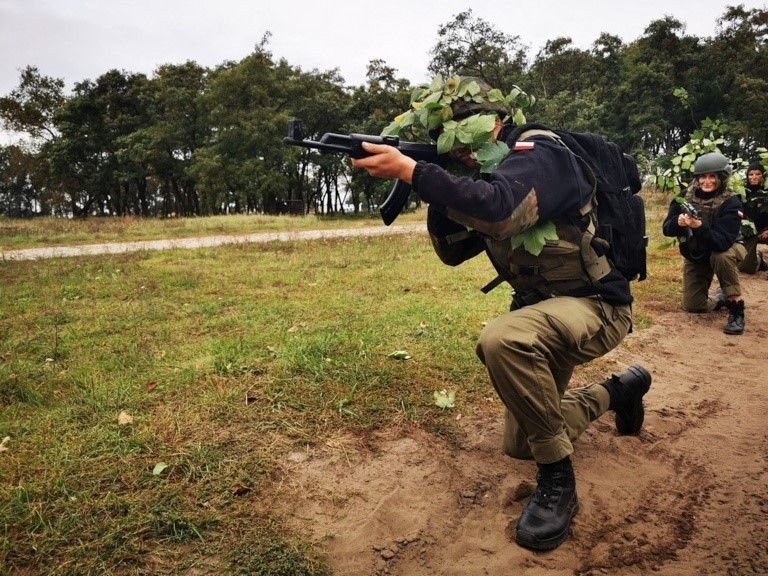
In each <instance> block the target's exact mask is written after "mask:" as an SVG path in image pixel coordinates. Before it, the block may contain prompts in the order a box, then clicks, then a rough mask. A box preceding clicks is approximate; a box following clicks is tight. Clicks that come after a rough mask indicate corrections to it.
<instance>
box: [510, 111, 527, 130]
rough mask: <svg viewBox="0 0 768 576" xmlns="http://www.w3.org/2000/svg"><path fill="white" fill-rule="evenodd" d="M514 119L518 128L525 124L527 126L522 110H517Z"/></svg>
mask: <svg viewBox="0 0 768 576" xmlns="http://www.w3.org/2000/svg"><path fill="white" fill-rule="evenodd" d="M512 118H513V122H514V123H515V124H517V125H518V126H522V125H523V124H525V114H523V111H522V109H520V108H518V109H517V110H515V115H514V116H513V117H512Z"/></svg>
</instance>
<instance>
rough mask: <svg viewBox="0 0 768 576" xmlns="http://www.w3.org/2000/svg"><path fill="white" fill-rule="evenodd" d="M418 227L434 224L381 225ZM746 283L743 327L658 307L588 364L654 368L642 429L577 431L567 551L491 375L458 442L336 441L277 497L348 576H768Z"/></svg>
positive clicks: (296, 464) (758, 357) (754, 294)
mask: <svg viewBox="0 0 768 576" xmlns="http://www.w3.org/2000/svg"><path fill="white" fill-rule="evenodd" d="M417 229H423V225H421V226H418V225H417V226H403V227H393V228H389V229H387V228H382V229H375V230H376V231H375V232H372V233H375V234H380V233H400V232H410V231H413V230H417ZM347 233H349V232H347ZM340 234H343V232H339V231H327V232H319V233H293V234H290V239H296V238H303V237H320V236H324V235H340ZM276 236H279V235H273V234H267V235H253V236H249V237H238V238H237V239H236V240H233V239H232V237H221V238H208V239H203V240H202V241H200V240H197V241H195V240H187V241H183V240H177V241H172V242H167V243H163V242H160V243H146V242H139V243H130V244H125V245H109V248H108V249H106V248H105V247H104V246H100V247H97V246H93V247H86V248H85V249H83V248H82V247H81V248H79V249H77V248H74V249H65V248H60V249H34V250H30V251H11V252H5V253H0V259H21V258H43V257H50V256H73V255H77V254H82V253H87V254H93V253H100V252H105V251H106V252H125V251H133V250H144V249H163V248H195V247H200V246H202V245H205V246H210V245H217V244H223V243H232V242H233V241H235V242H249V241H250V242H253V241H256V242H258V241H269V240H275V239H284V238H281V237H276ZM70 251H71V252H70ZM742 287H743V290H744V296H745V300H746V302H747V310H746V319H747V328H746V331H745V333H744V334H743V335H741V336H726V335H725V334H723V332H722V328H723V326H724V325H725V322H726V314H725V313H722V312H720V313H712V314H706V315H692V314H688V313H686V312H682V311H671V312H670V311H669V310H663V309H659V311H658V314H657V315H655V318H654V322H655V323H654V325H653V327H652V328H650V329H647V330H643V331H641V332H636V333H633V334H631V335H630V336H629V337H628V338H627V339H626V340H625V341H624V342H623V343H622V345H621V346H620V347H619V348H617V349H616V350H614V351H613V352H611V353H610V354H608V355H607V356H605V357H604V358H602V359H600V360H598V361H596V362H594V363H592V365H590V367H589V368H584V369H579V370H577V372H576V373H575V375H574V380H573V382H572V385H574V386H579V385H585V384H588V383H589V380H588V378H589V376H590V374H591V375H592V376H593V377H594V373H596V372H599V373H600V374H601V377H607V376H608V375H610V373H611V372H619V371H621V370H623V369H624V368H625V367H626V366H628V365H630V364H634V363H640V364H643V365H644V366H646V367H647V368H648V369H649V370H650V371H651V373H652V374H653V384H652V386H651V390H650V392H649V393H648V395H647V396H646V420H645V425H644V427H643V429H642V430H641V432H640V433H639V434H638V435H637V436H619V435H618V434H617V433H616V430H615V426H614V422H613V413H610V412H609V413H607V414H605V415H604V416H603V417H601V418H600V419H599V420H597V421H596V422H594V423H593V425H592V426H591V427H590V429H589V430H587V432H585V433H584V434H583V435H582V437H581V438H580V439H579V440H578V441H577V443H576V446H575V447H576V451H575V453H574V455H573V461H574V467H575V470H576V477H577V489H578V494H579V501H580V505H581V509H580V511H579V513H578V515H577V516H576V518H575V519H574V521H573V524H572V527H571V536H570V538H569V539H568V540H566V541H565V542H564V543H563V544H562V545H561V546H560V547H559V548H557V549H556V550H553V551H551V552H546V553H537V552H531V551H528V550H525V549H523V548H520V547H518V546H517V545H516V544H515V542H514V528H515V524H516V522H517V518H518V516H519V515H520V512H521V510H522V508H523V506H524V505H525V503H526V502H527V500H528V497H529V495H530V494H531V493H532V491H533V488H534V476H535V464H534V463H533V462H530V461H518V460H513V459H511V458H509V457H507V456H504V455H503V454H502V452H501V433H502V430H501V423H502V419H501V412H500V404H499V403H498V401H497V400H496V399H495V396H494V395H493V393H492V389H491V387H490V384H489V403H488V410H487V413H484V414H480V415H474V416H471V417H470V416H467V415H462V414H461V412H460V410H459V411H457V416H456V417H457V420H458V422H459V424H460V426H461V429H462V431H463V437H461V438H460V440H459V442H458V445H457V444H456V443H455V442H454V443H451V444H449V443H447V442H442V441H441V440H439V439H436V438H435V437H432V436H427V435H425V434H424V433H420V432H418V431H414V432H413V433H411V434H408V435H405V436H402V435H399V436H397V437H394V436H387V435H386V433H385V434H382V436H381V437H379V438H378V439H377V440H376V442H375V445H374V446H373V447H372V446H371V445H368V446H366V447H362V446H360V445H359V443H357V442H356V441H355V440H354V439H350V438H343V437H341V438H336V439H333V440H332V441H330V442H328V443H327V445H326V446H325V447H323V449H321V450H315V451H313V452H311V453H300V454H293V455H291V456H290V457H289V458H288V459H287V460H286V462H285V463H284V475H283V478H282V481H281V482H280V487H279V490H278V492H277V494H276V496H275V506H277V507H278V508H277V510H281V511H284V513H285V517H286V518H287V519H288V520H289V521H290V522H291V523H292V525H293V526H294V527H295V528H296V529H297V530H299V531H300V532H301V533H303V534H305V535H307V536H309V537H310V538H312V539H313V540H314V541H316V542H317V543H318V546H319V547H320V549H322V550H324V551H325V553H326V554H327V562H328V564H329V565H330V566H331V568H332V569H333V570H334V574H335V576H389V575H391V576H449V575H450V576H481V575H498V574H515V575H518V576H539V575H546V576H571V575H573V576H587V575H603V574H608V575H614V576H636V575H638V576H639V575H645V574H660V575H664V576H709V575H711V576H746V575H761V576H765V575H768V527H767V526H768V432H767V430H768V426H766V424H767V422H768V419H767V418H766V412H768V382H767V380H768V378H767V377H768V370H766V358H768V348H767V347H768V344H766V342H767V341H766V339H765V337H766V335H767V334H768V325H766V324H765V319H766V317H768V281H766V278H765V273H760V274H758V275H755V276H743V285H742ZM645 305H646V306H648V307H650V308H651V309H653V303H651V302H646V303H645Z"/></svg>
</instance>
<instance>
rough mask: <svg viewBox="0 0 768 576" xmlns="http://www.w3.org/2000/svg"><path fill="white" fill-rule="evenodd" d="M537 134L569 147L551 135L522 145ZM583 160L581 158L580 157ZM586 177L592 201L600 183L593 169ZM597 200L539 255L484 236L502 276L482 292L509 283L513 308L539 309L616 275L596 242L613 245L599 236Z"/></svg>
mask: <svg viewBox="0 0 768 576" xmlns="http://www.w3.org/2000/svg"><path fill="white" fill-rule="evenodd" d="M534 135H544V136H548V137H550V138H552V139H554V140H555V141H557V142H559V143H560V144H562V145H563V146H564V144H563V143H562V141H561V140H560V138H558V136H557V135H556V134H555V133H554V132H551V131H549V130H529V131H526V132H524V133H523V134H521V136H520V137H519V138H518V141H521V140H525V139H526V138H530V137H531V136H534ZM577 158H578V157H577ZM584 168H585V172H586V173H587V175H588V178H589V180H590V182H591V183H592V196H591V197H592V198H593V199H594V195H595V186H596V180H595V177H594V175H593V174H592V173H591V170H590V169H589V167H588V166H586V165H584ZM592 208H593V201H592V200H590V202H588V203H587V204H586V205H585V206H584V207H582V209H581V211H580V212H579V214H576V215H574V216H573V222H554V224H555V229H556V231H557V238H558V239H557V240H550V241H547V243H546V244H545V245H544V248H543V249H542V251H541V253H540V254H539V255H538V256H534V255H533V254H531V253H530V252H528V251H527V250H525V248H523V247H522V246H519V247H517V248H514V249H513V248H512V244H511V240H495V239H493V238H490V237H486V236H483V237H482V238H483V241H484V243H485V246H486V253H487V254H488V257H489V259H490V260H491V262H492V263H493V266H494V268H496V271H497V272H498V274H499V276H497V277H496V278H495V279H494V280H492V281H491V282H489V283H488V284H487V285H486V286H485V287H484V288H483V289H482V290H483V292H489V291H490V290H492V289H493V288H495V287H496V286H498V285H499V284H501V283H502V282H503V281H505V280H506V281H507V282H509V284H510V285H511V286H512V288H513V289H514V294H513V307H514V308H519V307H521V306H525V305H528V304H534V303H536V302H539V301H541V300H545V299H547V298H551V297H553V296H565V295H568V294H569V293H570V292H572V291H573V290H578V289H580V288H584V287H587V286H591V285H593V284H596V283H598V282H599V281H600V280H601V279H602V278H604V277H605V276H606V275H608V274H609V273H610V272H611V269H612V268H611V264H610V261H609V260H608V258H607V257H606V256H605V255H602V256H599V255H598V254H597V252H596V251H595V249H594V248H593V245H592V243H593V242H595V243H598V244H600V245H601V246H602V247H603V252H604V253H605V251H606V250H607V246H608V244H607V242H605V240H602V239H601V238H597V237H596V236H595V235H594V230H595V228H594V218H593V217H592Z"/></svg>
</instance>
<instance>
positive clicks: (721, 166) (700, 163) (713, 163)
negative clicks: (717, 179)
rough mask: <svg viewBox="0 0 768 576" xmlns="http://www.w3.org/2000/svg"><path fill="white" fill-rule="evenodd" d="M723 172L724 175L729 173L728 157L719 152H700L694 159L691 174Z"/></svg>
mask: <svg viewBox="0 0 768 576" xmlns="http://www.w3.org/2000/svg"><path fill="white" fill-rule="evenodd" d="M710 173H715V174H724V175H725V176H726V177H728V176H730V175H731V163H730V162H729V161H728V158H726V157H725V156H723V155H722V154H720V152H707V153H706V154H702V155H701V156H699V157H698V158H697V159H696V163H695V164H694V165H693V175H694V176H700V175H701V174H710Z"/></svg>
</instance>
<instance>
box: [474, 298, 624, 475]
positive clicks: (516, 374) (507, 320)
mask: <svg viewBox="0 0 768 576" xmlns="http://www.w3.org/2000/svg"><path fill="white" fill-rule="evenodd" d="M631 321H632V311H631V308H630V306H628V305H627V306H617V307H614V306H611V305H609V304H605V303H602V302H600V301H599V300H598V299H597V298H571V297H563V296H561V297H556V298H550V299H548V300H543V301H541V302H539V303H537V304H532V305H530V306H525V307H524V308H521V309H519V310H514V311H512V312H508V313H506V314H504V315H502V316H500V317H498V318H496V319H494V320H493V321H491V322H489V323H488V325H487V326H486V327H485V328H484V329H483V330H482V332H481V333H480V337H479V339H478V342H477V348H476V352H477V355H478V357H479V358H480V360H481V361H482V362H483V364H485V367H486V369H487V370H488V374H489V376H490V379H491V382H492V384H493V386H494V388H495V389H496V392H497V394H498V395H499V397H500V398H501V401H502V402H503V403H504V406H505V407H506V418H505V426H504V451H505V452H506V453H507V454H508V455H510V456H512V457H514V458H522V459H527V458H534V459H535V460H536V462H539V463H542V464H548V463H551V462H556V461H558V460H561V459H563V458H565V457H566V456H568V455H570V454H571V453H573V444H572V442H573V441H574V440H576V438H578V437H579V436H580V435H581V433H582V432H584V430H586V429H587V427H588V426H589V423H590V422H592V421H593V420H594V419H596V418H597V417H599V416H600V415H601V414H603V413H604V412H605V411H606V410H607V409H608V404H609V400H610V399H609V397H608V391H607V390H606V389H605V387H603V386H601V385H600V384H592V385H590V386H586V387H584V388H578V389H573V390H567V387H568V382H569V381H570V379H571V374H572V373H573V369H574V367H576V366H578V365H580V364H584V363H585V362H589V361H590V360H594V359H595V358H599V357H600V356H603V355H604V354H606V353H607V352H609V351H610V350H612V349H613V348H615V347H616V346H617V345H618V344H619V343H620V342H621V341H622V340H623V339H624V337H625V336H626V335H627V333H628V332H629V328H630V325H631Z"/></svg>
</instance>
